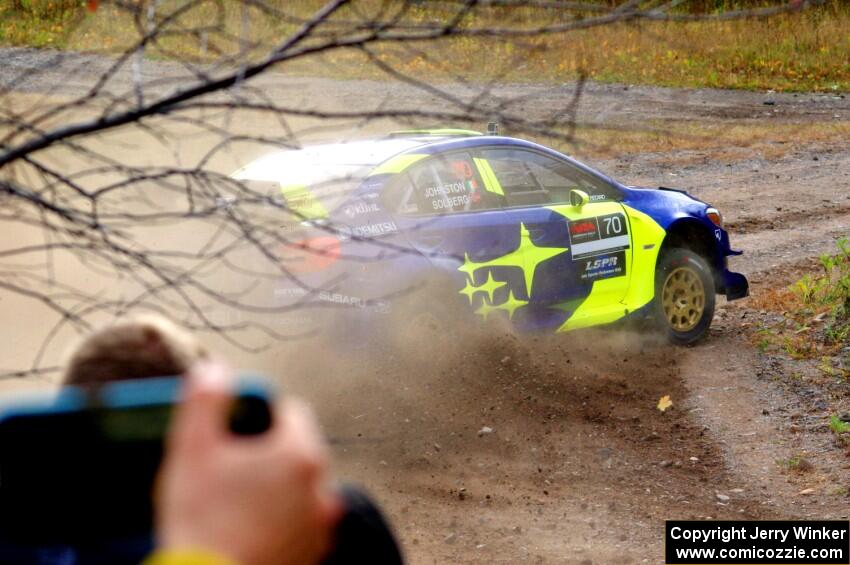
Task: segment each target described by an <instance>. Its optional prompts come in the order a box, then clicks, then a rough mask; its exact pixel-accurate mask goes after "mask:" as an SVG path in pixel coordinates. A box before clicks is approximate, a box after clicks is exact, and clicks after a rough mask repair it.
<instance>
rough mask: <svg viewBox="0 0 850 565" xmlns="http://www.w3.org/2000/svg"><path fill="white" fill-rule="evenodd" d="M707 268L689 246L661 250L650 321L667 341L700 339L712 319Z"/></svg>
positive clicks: (712, 297)
mask: <svg viewBox="0 0 850 565" xmlns="http://www.w3.org/2000/svg"><path fill="white" fill-rule="evenodd" d="M714 302H715V295H714V277H713V276H712V274H711V267H709V265H708V263H707V262H706V261H705V259H703V258H702V257H701V256H699V255H697V254H696V253H694V252H693V251H691V250H689V249H681V248H674V249H669V250H667V251H665V252H664V253H663V255H662V256H661V258H660V259H659V261H658V264H657V266H656V268H655V301H654V302H653V321H654V323H655V326H656V327H657V328H658V330H659V331H660V332H661V333H662V334H663V335H664V336H665V337H666V338H667V340H668V341H670V342H671V343H675V344H677V345H688V344H691V343H695V342H697V341H699V340H700V339H702V338H703V337H704V336H705V334H706V332H707V331H708V327H709V326H710V325H711V320H712V319H713V318H714Z"/></svg>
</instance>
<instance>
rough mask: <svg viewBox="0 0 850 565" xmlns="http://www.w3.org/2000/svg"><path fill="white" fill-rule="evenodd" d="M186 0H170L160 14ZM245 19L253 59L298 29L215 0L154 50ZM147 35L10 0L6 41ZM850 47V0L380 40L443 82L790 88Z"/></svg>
mask: <svg viewBox="0 0 850 565" xmlns="http://www.w3.org/2000/svg"><path fill="white" fill-rule="evenodd" d="M180 2H181V0H163V1H162V2H161V4H160V6H161V12H162V13H164V12H165V11H166V10H169V9H173V7H174V6H176V5H179V4H180ZM271 3H272V4H274V5H277V6H278V7H279V8H281V9H282V10H284V11H286V12H287V13H292V14H295V15H297V16H300V17H304V16H307V15H308V14H309V13H311V11H312V10H314V9H315V8H316V7H318V6H319V5H320V4H321V2H320V1H319V0H305V1H302V2H287V1H285V0H274V1H273V2H271ZM385 4H386V2H384V1H383V0H358V1H355V2H353V3H352V5H351V6H350V7H347V8H345V9H344V10H343V11H342V12H341V13H340V14H339V18H340V19H348V20H351V19H356V18H360V19H364V18H368V17H369V16H370V15H372V14H374V13H376V11H377V10H379V9H381V7H382V6H384V5H385ZM390 4H391V5H393V6H398V3H396V4H392V3H390ZM763 4H764V2H728V1H725V0H701V1H698V2H697V1H695V2H691V3H689V4H686V5H689V6H691V7H692V8H693V9H703V10H708V11H711V10H717V9H722V8H729V7H735V6H738V5H763ZM456 9H457V5H456V4H454V5H453V4H451V3H442V2H441V3H428V2H422V3H419V4H416V5H415V6H414V7H413V8H412V9H410V10H409V11H408V12H407V13H406V15H405V16H404V18H403V21H404V22H405V23H412V24H417V23H418V24H421V23H424V22H438V21H445V20H446V18H448V17H450V15H451V10H456ZM563 21H566V20H565V19H564V15H563V14H562V13H559V12H558V11H556V10H541V9H535V8H505V7H500V8H479V9H477V10H476V12H475V13H474V15H473V16H472V17H469V18H467V19H466V20H464V21H463V25H464V26H467V27H478V28H481V27H489V26H497V25H498V26H502V27H507V26H510V27H515V28H528V27H529V26H534V25H540V24H554V23H559V22H563ZM246 22H247V25H248V29H249V31H250V33H249V36H250V37H251V39H252V41H256V45H255V48H254V49H249V50H248V52H247V53H246V54H245V56H247V57H249V58H251V57H257V56H259V54H260V53H261V52H262V51H263V50H264V49H265V48H267V47H268V46H269V45H272V44H273V43H274V42H276V41H278V40H279V39H280V38H281V37H284V36H285V35H286V34H287V33H289V32H291V31H292V30H293V29H294V27H295V24H294V23H292V22H287V21H283V20H281V19H279V18H275V17H272V16H269V15H268V14H264V13H262V12H260V11H259V10H257V9H255V8H245V7H243V6H242V5H241V4H239V3H237V2H235V1H234V0H223V1H222V2H220V3H214V2H210V3H206V4H203V5H202V6H201V7H199V9H197V10H194V11H190V12H189V13H188V14H186V15H185V16H183V17H182V18H180V19H179V21H178V22H177V23H176V24H175V27H174V28H172V29H173V30H175V31H176V30H177V29H179V30H180V33H175V34H172V35H169V36H168V37H166V38H163V40H162V41H161V42H159V43H158V44H157V45H152V46H151V48H150V50H149V52H148V54H149V55H150V56H153V57H169V58H171V57H179V58H193V59H200V60H213V59H215V58H216V57H218V56H221V55H233V54H235V53H238V52H239V49H240V48H244V47H245V46H244V45H242V46H240V44H239V41H238V36H239V34H240V31H241V30H242V29H243V25H245V23H246ZM209 26H217V27H219V32H212V33H203V32H202V30H203V28H205V27H209ZM187 31H195V32H199V33H187ZM138 33H139V32H138V30H137V28H136V26H135V24H134V22H133V18H132V17H131V16H130V14H128V13H126V12H125V11H122V10H119V9H118V8H116V7H115V6H114V5H109V4H105V3H104V4H102V5H101V6H100V8H99V9H98V10H96V11H94V12H92V13H89V12H87V11H86V10H85V8H84V2H83V1H78V0H0V43H2V44H7V45H28V46H36V47H45V46H52V47H57V48H65V49H76V50H93V51H103V50H107V51H110V50H118V49H121V48H123V47H126V46H128V45H130V44H131V43H132V41H133V40H134V39H135V38H137V37H138ZM848 52H850V5H848V3H846V2H844V1H843V0H833V1H832V2H830V3H828V4H827V5H826V6H824V7H821V8H818V9H816V10H808V11H805V12H803V13H795V14H787V15H782V16H777V17H773V18H770V19H765V20H745V21H743V20H742V21H730V22H719V21H703V22H693V23H672V22H635V23H623V24H616V25H609V26H605V27H599V28H593V29H587V30H581V31H577V32H570V33H567V34H551V35H539V36H535V37H530V38H523V39H503V38H500V39H490V38H486V37H457V38H449V39H444V40H440V41H438V42H434V43H429V44H427V45H425V44H416V45H408V46H400V45H394V44H383V45H375V46H374V53H375V55H376V56H377V57H378V58H380V59H381V60H382V61H384V62H386V63H389V64H390V65H392V66H393V67H394V68H396V69H398V70H400V71H402V72H405V73H408V74H410V75H412V76H415V77H420V78H421V77H427V78H428V80H433V81H440V80H451V79H456V78H461V77H462V78H464V79H468V80H469V79H471V80H476V81H487V80H500V81H520V82H522V81H531V82H555V83H557V82H564V81H569V80H573V79H575V78H576V77H578V76H579V75H584V76H587V77H588V78H591V79H593V80H597V81H602V82H618V83H635V84H657V85H666V86H687V87H721V88H742V89H774V90H780V91H834V90H839V91H847V90H850V62H848V57H847V53H848ZM290 70H291V71H292V72H296V73H299V74H316V73H319V74H324V75H332V76H340V77H347V78H361V77H368V78H377V77H381V76H383V74H382V73H381V71H380V70H378V69H377V68H376V67H375V66H374V65H371V64H369V62H368V60H367V59H366V58H365V56H364V55H363V54H362V53H360V52H356V51H350V50H338V51H334V52H332V53H328V54H326V55H324V56H322V57H320V58H318V59H314V60H312V61H310V62H306V61H305V62H302V63H298V64H294V65H292V66H291V67H290Z"/></svg>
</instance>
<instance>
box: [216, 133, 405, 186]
mask: <svg viewBox="0 0 850 565" xmlns="http://www.w3.org/2000/svg"><path fill="white" fill-rule="evenodd" d="M418 145H422V141H421V140H415V139H409V138H408V139H381V140H367V141H351V142H344V143H331V144H326V145H313V146H310V147H304V148H303V149H289V150H283V151H275V152H274V153H270V154H268V155H265V156H263V157H260V158H259V159H257V160H256V161H254V162H252V163H250V164H248V165H246V166H244V167H242V168H241V169H239V170H238V171H236V172H235V173H233V175H232V176H233V178H235V179H238V180H257V181H275V182H280V183H282V184H284V185H287V184H312V183H315V182H321V181H324V180H327V179H329V178H337V179H339V178H349V177H355V176H359V175H365V174H368V172H369V171H370V170H372V169H373V168H374V167H376V166H377V165H379V164H381V163H383V162H384V161H386V160H387V159H389V158H390V157H393V156H394V155H397V154H399V153H401V152H403V151H406V150H407V149H411V148H413V147H416V146H418Z"/></svg>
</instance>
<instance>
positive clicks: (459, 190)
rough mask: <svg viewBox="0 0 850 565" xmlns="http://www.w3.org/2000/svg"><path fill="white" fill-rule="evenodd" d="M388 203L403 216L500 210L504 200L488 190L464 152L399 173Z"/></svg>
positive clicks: (448, 155) (387, 200)
mask: <svg viewBox="0 0 850 565" xmlns="http://www.w3.org/2000/svg"><path fill="white" fill-rule="evenodd" d="M384 202H385V205H387V207H388V208H389V209H391V210H395V212H396V213H399V214H407V215H439V214H455V213H461V212H472V211H478V210H489V209H494V208H499V207H501V206H502V205H503V197H502V196H501V195H496V194H492V193H488V192H487V191H486V190H485V189H484V185H483V183H482V181H481V178H480V176H479V174H478V171H477V169H476V167H475V163H474V161H473V159H472V156H471V155H470V154H469V153H466V152H462V153H451V154H447V155H435V156H434V157H430V158H428V159H427V160H425V161H422V162H420V163H417V164H416V165H414V166H413V167H411V168H410V170H409V171H408V172H406V173H402V174H399V175H398V177H397V178H396V179H394V180H393V181H392V182H391V183H390V185H389V186H388V187H387V190H386V191H385V195H384Z"/></svg>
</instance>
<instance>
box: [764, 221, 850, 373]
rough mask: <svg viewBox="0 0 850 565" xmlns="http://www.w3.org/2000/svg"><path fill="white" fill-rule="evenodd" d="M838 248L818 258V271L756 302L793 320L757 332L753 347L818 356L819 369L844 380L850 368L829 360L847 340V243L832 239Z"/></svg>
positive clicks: (849, 301) (849, 251) (849, 329)
mask: <svg viewBox="0 0 850 565" xmlns="http://www.w3.org/2000/svg"><path fill="white" fill-rule="evenodd" d="M836 247H837V249H838V252H837V253H835V254H827V255H822V256H821V257H820V266H821V270H820V271H819V272H813V273H808V274H806V275H804V276H802V277H801V278H800V279H799V280H797V282H795V283H794V284H793V285H791V286H790V287H788V288H785V289H778V290H775V291H770V292H768V293H766V294H765V295H763V296H761V297H759V298H758V299H756V301H755V302H754V304H753V306H754V307H755V308H761V309H766V310H770V311H773V312H781V313H783V315H784V316H785V318H786V319H790V320H792V321H793V322H794V327H793V328H790V329H789V328H787V327H785V326H782V327H777V328H771V330H772V331H764V332H759V333H758V334H757V337H758V341H757V342H756V346H757V347H758V348H759V349H760V350H762V351H766V350H768V349H769V348H770V347H771V346H777V347H779V348H781V349H782V350H784V351H785V352H786V353H787V354H788V355H790V356H791V357H793V358H795V359H804V358H809V359H811V358H817V357H820V359H821V364H820V366H819V368H820V370H821V372H823V373H824V374H826V375H828V376H830V377H838V378H841V379H847V378H848V377H850V371H848V370H847V369H846V368H844V367H843V366H842V365H841V364H836V363H833V360H832V356H833V355H840V354H841V351H842V350H843V348H845V347H847V345H848V344H850V241H848V239H847V238H840V239H838V240H837V241H836Z"/></svg>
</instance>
